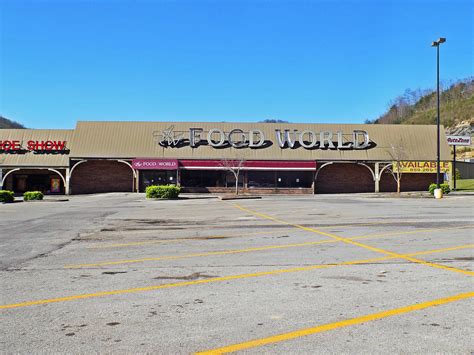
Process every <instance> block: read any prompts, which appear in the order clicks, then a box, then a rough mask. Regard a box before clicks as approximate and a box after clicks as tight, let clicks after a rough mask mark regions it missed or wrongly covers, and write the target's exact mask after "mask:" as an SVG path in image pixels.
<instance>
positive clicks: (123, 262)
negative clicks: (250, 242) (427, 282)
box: [64, 227, 460, 269]
mask: <svg viewBox="0 0 474 355" xmlns="http://www.w3.org/2000/svg"><path fill="white" fill-rule="evenodd" d="M459 228H460V227H459ZM436 230H437V229H424V230H418V231H411V232H400V233H399V234H413V233H422V232H427V231H436ZM395 235H398V234H397V233H385V234H373V235H363V236H359V237H351V238H347V239H348V240H359V239H374V238H380V237H385V236H395ZM338 242H340V241H339V240H335V239H325V240H321V241H315V242H304V243H294V244H282V245H269V246H264V247H255V248H246V249H234V250H223V251H213V252H203V253H193V254H185V255H171V256H158V257H148V258H141V259H126V260H117V261H103V262H96V263H87V264H72V265H66V266H64V268H65V269H79V268H84V267H100V266H108V265H121V264H134V263H142V262H147V261H160V260H177V259H188V258H196V257H203V256H213V255H227V254H240V253H249V252H256V251H264V250H274V249H285V248H296V247H304V246H311V245H318V244H325V243H338Z"/></svg>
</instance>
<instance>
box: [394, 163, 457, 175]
mask: <svg viewBox="0 0 474 355" xmlns="http://www.w3.org/2000/svg"><path fill="white" fill-rule="evenodd" d="M392 169H393V171H397V162H395V161H394V162H392ZM436 170H437V169H436V162H432V161H401V162H400V172H401V173H436ZM440 171H441V172H442V173H450V172H451V163H450V162H441V164H440Z"/></svg>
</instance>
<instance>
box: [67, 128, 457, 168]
mask: <svg viewBox="0 0 474 355" xmlns="http://www.w3.org/2000/svg"><path fill="white" fill-rule="evenodd" d="M170 126H174V130H175V131H183V132H184V134H185V135H186V136H187V134H188V133H187V132H188V131H189V128H202V129H204V131H205V132H206V131H209V130H210V129H212V128H218V129H221V130H223V131H225V132H229V131H230V130H232V129H235V128H240V129H242V130H243V131H249V130H251V129H260V130H261V131H263V132H264V134H265V138H266V139H267V140H271V141H272V142H273V144H272V145H271V146H270V147H268V148H265V149H248V148H244V149H235V148H226V149H216V148H214V147H211V146H200V147H198V148H191V147H189V146H185V147H181V148H173V147H167V148H166V147H162V146H160V145H159V144H158V142H157V137H156V134H157V133H161V132H162V131H163V130H165V129H167V128H169V127H170ZM275 129H281V130H284V129H291V130H293V129H297V130H298V131H300V132H301V131H304V130H312V131H315V132H320V131H331V132H334V133H336V132H337V131H343V132H344V134H345V135H346V134H347V135H348V136H350V135H351V134H352V131H353V130H365V131H367V132H368V133H369V137H370V140H371V141H372V142H373V143H375V147H374V148H371V149H367V150H321V149H314V150H307V149H304V148H303V147H299V148H297V149H281V148H280V146H279V145H278V142H277V140H276V135H275ZM203 136H205V134H203ZM391 144H394V145H396V146H400V145H401V146H403V147H404V151H405V155H406V157H405V158H404V159H403V160H419V161H427V160H436V126H427V125H375V124H374V125H358V124H269V123H234V122H232V123H217V122H216V123H214V122H81V121H80V122H78V123H77V127H76V130H75V145H74V149H72V150H71V157H75V158H177V159H222V158H224V157H226V158H229V159H232V158H236V157H239V158H240V157H242V158H244V159H247V160H250V159H252V160H254V159H255V160H334V161H336V160H340V161H347V160H365V161H390V160H392V158H391V156H390V153H389V151H390V146H391ZM450 159H451V158H450V153H449V147H448V145H447V143H446V137H445V134H444V129H443V128H441V160H450Z"/></svg>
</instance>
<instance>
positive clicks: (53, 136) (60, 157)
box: [0, 129, 74, 167]
mask: <svg viewBox="0 0 474 355" xmlns="http://www.w3.org/2000/svg"><path fill="white" fill-rule="evenodd" d="M73 134H74V130H59V129H0V141H13V140H17V141H20V143H21V145H22V147H23V148H26V147H27V142H28V141H30V140H34V141H66V148H67V149H72V144H73V142H72V140H73ZM58 153H59V152H49V153H45V154H37V153H35V152H30V151H26V149H25V150H23V152H22V154H18V153H14V152H9V153H6V152H0V167H18V166H25V167H68V166H69V154H58Z"/></svg>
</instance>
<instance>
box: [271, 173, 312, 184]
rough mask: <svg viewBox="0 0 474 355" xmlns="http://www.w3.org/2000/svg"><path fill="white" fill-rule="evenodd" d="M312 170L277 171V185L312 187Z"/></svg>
mask: <svg viewBox="0 0 474 355" xmlns="http://www.w3.org/2000/svg"><path fill="white" fill-rule="evenodd" d="M312 180H313V173H312V172H311V171H277V187H302V188H304V187H306V188H307V187H311V183H312Z"/></svg>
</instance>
